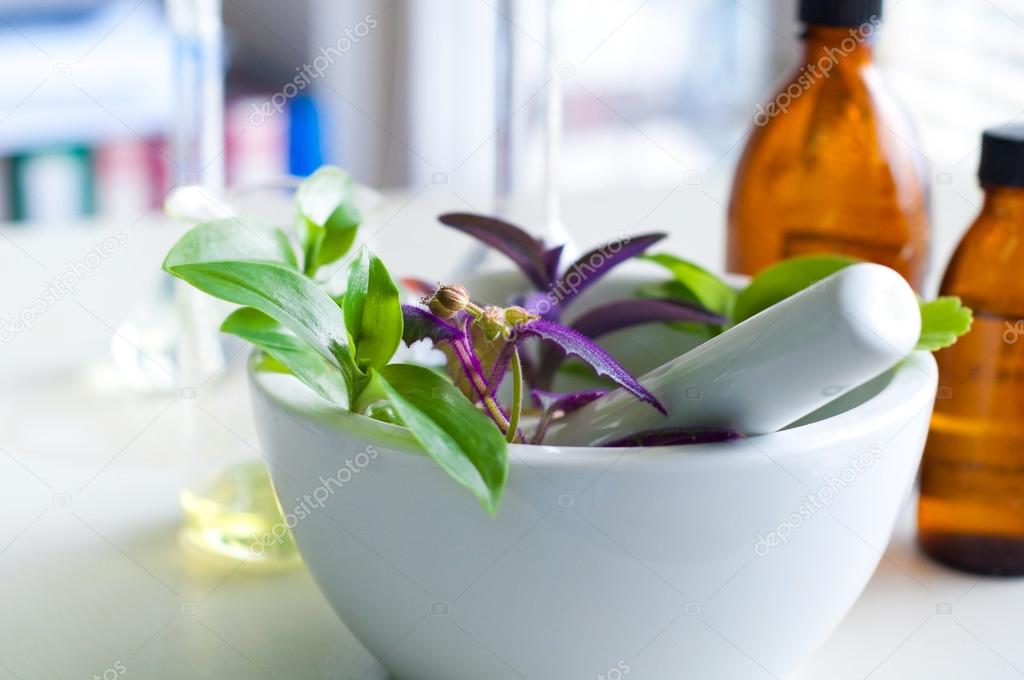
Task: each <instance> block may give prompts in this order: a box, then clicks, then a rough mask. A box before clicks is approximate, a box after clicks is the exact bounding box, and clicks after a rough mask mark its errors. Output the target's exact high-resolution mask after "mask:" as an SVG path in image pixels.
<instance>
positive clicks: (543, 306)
mask: <svg viewBox="0 0 1024 680" xmlns="http://www.w3.org/2000/svg"><path fill="white" fill-rule="evenodd" d="M519 305H520V306H521V307H524V308H525V309H526V311H528V312H530V313H531V314H540V316H541V317H543V318H545V319H549V320H551V321H555V320H557V319H558V316H559V312H560V311H561V309H560V304H559V301H558V296H557V294H556V293H555V292H554V291H544V292H536V293H530V294H528V295H526V296H525V297H523V298H522V299H521V300H520V301H519Z"/></svg>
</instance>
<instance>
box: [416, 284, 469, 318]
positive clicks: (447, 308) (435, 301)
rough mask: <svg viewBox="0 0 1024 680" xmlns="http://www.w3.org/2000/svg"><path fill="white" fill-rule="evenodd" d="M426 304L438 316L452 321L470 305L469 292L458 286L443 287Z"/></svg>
mask: <svg viewBox="0 0 1024 680" xmlns="http://www.w3.org/2000/svg"><path fill="white" fill-rule="evenodd" d="M425 302H426V303H427V307H429V308H430V311H431V312H433V313H434V314H435V315H436V316H439V317H441V318H442V319H450V318H452V317H453V316H455V315H456V314H458V313H459V312H461V311H462V310H464V309H465V308H466V306H467V305H468V304H469V302H470V300H469V291H467V290H466V289H465V288H464V287H463V286H460V285H458V284H454V285H447V286H441V287H440V288H438V289H437V292H435V293H434V294H433V295H432V296H430V298H428V299H427V300H425Z"/></svg>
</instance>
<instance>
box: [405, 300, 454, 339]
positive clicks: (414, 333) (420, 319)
mask: <svg viewBox="0 0 1024 680" xmlns="http://www.w3.org/2000/svg"><path fill="white" fill-rule="evenodd" d="M402 320H403V321H404V322H405V325H404V327H403V328H402V340H404V341H405V344H406V345H411V344H412V343H414V342H416V341H418V340H422V339H423V338H430V339H431V340H433V341H434V342H435V343H438V342H442V341H444V340H447V341H449V342H451V341H452V340H455V339H457V338H460V337H462V331H461V330H460V329H459V327H458V326H456V325H453V324H451V323H448V322H447V321H445V320H444V319H442V318H441V317H439V316H436V315H435V314H433V313H432V312H430V311H428V310H426V309H422V308H420V307H416V306H415V305H402Z"/></svg>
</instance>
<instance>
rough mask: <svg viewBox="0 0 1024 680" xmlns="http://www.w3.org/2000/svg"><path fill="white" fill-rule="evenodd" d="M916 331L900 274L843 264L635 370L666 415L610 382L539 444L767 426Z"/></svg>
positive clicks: (887, 354) (832, 389) (892, 352)
mask: <svg viewBox="0 0 1024 680" xmlns="http://www.w3.org/2000/svg"><path fill="white" fill-rule="evenodd" d="M920 333H921V315H920V308H919V306H918V302H917V297H916V296H915V295H914V291H913V290H911V288H910V286H909V285H908V284H907V282H906V281H905V280H904V279H903V277H901V276H900V275H899V274H897V273H896V272H895V271H893V270H892V269H889V268H888V267H884V266H882V265H879V264H871V263H859V264H855V265H851V266H849V267H846V268H845V269H842V270H840V271H838V272H836V273H835V274H833V275H831V276H829V277H827V278H825V279H822V280H821V281H819V282H818V283H816V284H815V285H813V286H811V287H809V288H807V289H805V290H802V291H800V292H799V293H797V294H795V295H793V296H791V297H789V298H787V299H785V300H783V301H781V302H779V303H778V304H775V305H773V306H772V307H769V308H768V309H765V310H763V311H762V312H760V313H759V314H756V315H754V316H752V317H751V318H749V319H746V320H745V321H743V322H742V323H739V324H737V325H736V326H734V327H732V328H730V329H729V330H727V331H725V332H724V333H722V334H721V335H719V336H717V337H715V338H712V339H711V340H709V341H707V342H706V343H704V344H702V345H700V346H699V347H697V348H695V349H693V350H692V351H690V352H687V353H686V354H683V355H681V356H679V357H676V358H675V359H673V360H672V361H669V362H668V363H666V364H664V365H662V366H659V367H658V368H656V369H654V370H653V371H650V372H649V373H647V374H645V375H643V376H641V377H640V382H641V383H642V384H643V385H644V386H645V387H646V388H647V389H649V390H650V391H651V392H653V393H654V395H655V396H656V397H657V398H658V399H659V400H660V401H661V403H662V404H664V406H665V408H666V410H667V411H668V416H663V415H661V414H660V413H658V412H657V411H655V410H654V409H653V408H651V407H650V406H649V405H647V404H643V403H640V402H639V401H637V400H636V399H635V398H634V397H633V396H632V395H630V394H628V393H627V392H626V391H625V390H623V389H621V388H619V389H615V390H613V391H611V392H609V393H608V394H606V395H604V396H603V397H601V398H599V399H597V400H595V401H593V402H591V403H590V404H588V405H587V406H585V407H583V408H582V409H580V410H578V411H575V412H573V413H570V414H569V415H567V416H566V417H564V418H562V419H560V420H558V421H555V423H553V424H552V425H551V427H550V429H549V430H548V434H547V436H546V437H545V440H544V443H545V444H552V445H563V446H599V445H602V444H606V443H608V442H612V441H615V440H617V439H621V438H623V437H627V436H629V435H631V434H636V433H638V432H644V431H648V430H656V429H662V428H687V427H695V428H697V427H699V428H714V429H724V428H728V429H733V430H736V431H738V432H741V433H743V434H748V435H753V434H766V433H769V432H775V431H777V430H780V429H782V428H783V427H785V426H786V425H789V424H790V423H792V422H795V421H797V420H799V419H800V418H802V417H804V416H806V415H808V414H810V413H812V412H814V411H816V410H817V409H818V408H820V407H821V406H824V405H825V404H827V403H828V402H830V401H832V400H833V399H836V398H837V397H839V396H841V395H842V394H845V393H846V392H848V391H850V390H851V389H853V388H855V387H857V386H859V385H862V384H864V383H865V382H867V381H868V380H871V379H872V378H874V377H876V376H878V375H880V374H881V373H883V372H884V371H886V370H888V369H889V368H891V367H892V366H893V365H895V364H896V363H897V362H899V361H900V360H901V359H903V358H904V357H906V356H907V355H908V354H910V352H912V351H913V349H914V347H915V345H916V344H917V341H918V338H919V336H920Z"/></svg>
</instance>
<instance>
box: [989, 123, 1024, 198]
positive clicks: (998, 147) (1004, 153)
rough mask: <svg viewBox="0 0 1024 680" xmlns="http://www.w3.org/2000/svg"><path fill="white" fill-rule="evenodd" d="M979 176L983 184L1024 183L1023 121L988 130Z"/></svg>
mask: <svg viewBox="0 0 1024 680" xmlns="http://www.w3.org/2000/svg"><path fill="white" fill-rule="evenodd" d="M978 179H980V180H981V183H982V184H995V185H998V186H1004V187H1024V125H1020V124H1018V125H1006V126H1004V127H999V128H992V129H990V130H985V134H983V135H982V136H981V165H980V166H979V167H978Z"/></svg>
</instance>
